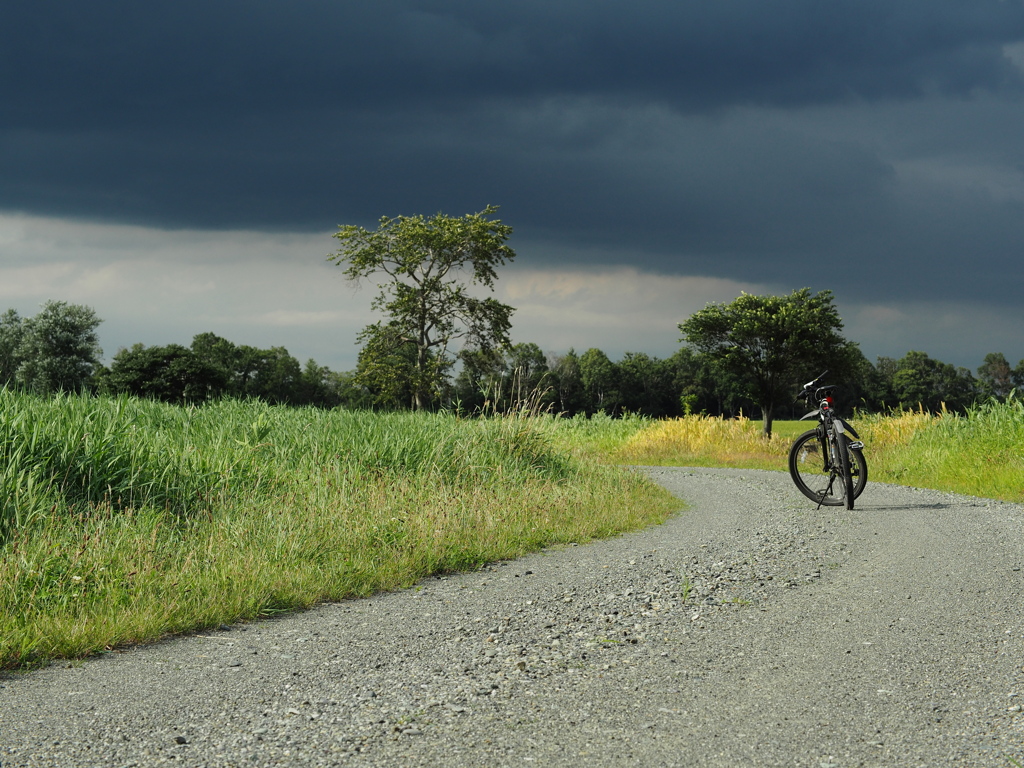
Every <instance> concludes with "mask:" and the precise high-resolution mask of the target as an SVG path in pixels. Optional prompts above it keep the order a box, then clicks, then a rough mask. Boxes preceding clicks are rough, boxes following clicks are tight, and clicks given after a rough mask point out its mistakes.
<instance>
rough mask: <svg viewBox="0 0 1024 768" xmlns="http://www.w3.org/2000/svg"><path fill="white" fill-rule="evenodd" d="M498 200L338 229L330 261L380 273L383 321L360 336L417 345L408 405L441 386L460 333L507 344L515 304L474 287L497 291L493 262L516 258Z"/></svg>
mask: <svg viewBox="0 0 1024 768" xmlns="http://www.w3.org/2000/svg"><path fill="white" fill-rule="evenodd" d="M497 210H498V209H497V207H495V206H490V205H489V206H487V207H486V208H485V209H484V210H482V211H480V212H479V213H472V214H467V215H465V216H462V217H452V216H445V215H444V214H442V213H438V214H436V215H435V216H432V217H429V218H427V217H424V216H399V217H397V218H393V219H392V218H388V217H386V216H385V217H383V218H381V219H380V222H379V226H378V227H377V229H376V230H373V231H370V230H366V229H363V228H362V227H359V226H355V225H347V226H342V227H339V228H338V231H337V232H336V233H335V234H334V237H335V238H337V240H338V241H339V243H340V248H339V250H338V251H337V252H336V253H333V254H331V255H330V256H328V257H327V260H328V261H331V262H334V263H335V264H337V265H339V266H343V267H344V270H345V277H346V278H348V279H349V280H351V281H356V282H358V281H359V280H361V279H364V278H376V279H378V287H379V289H380V290H379V292H378V294H377V296H376V298H375V299H374V301H373V305H372V306H373V308H374V309H375V310H377V311H379V312H383V313H384V315H385V316H386V320H384V321H381V322H377V323H373V324H372V325H368V326H367V327H366V328H364V329H363V331H362V332H361V333H360V335H359V341H361V342H370V341H372V342H373V343H374V344H380V343H381V342H382V341H387V342H388V343H389V344H392V345H393V346H394V347H395V348H396V349H398V348H400V347H403V346H406V345H410V346H412V347H413V348H414V349H415V358H414V359H415V363H414V370H413V377H412V382H411V385H412V395H411V401H412V402H411V405H412V407H413V408H414V409H415V410H421V409H424V408H426V407H428V405H429V404H430V403H431V402H432V401H433V400H435V399H436V395H437V393H438V392H440V391H442V390H443V388H444V387H443V385H444V384H445V383H446V381H447V376H448V371H449V370H450V368H451V366H452V363H453V362H454V358H453V356H452V354H451V352H450V351H449V347H450V345H451V344H452V342H453V341H455V340H456V339H461V340H464V341H465V342H466V343H467V344H469V345H471V346H472V347H474V348H476V349H480V350H489V349H492V348H495V347H504V346H507V345H508V344H509V336H508V333H509V329H510V328H511V327H512V324H511V320H510V318H511V316H512V313H513V312H514V311H515V310H514V309H513V307H510V306H508V305H507V304H502V303H501V302H499V301H497V300H496V299H493V298H485V299H481V298H478V297H476V296H474V295H472V294H471V292H470V289H471V288H472V287H473V286H481V287H483V288H487V289H490V290H492V291H493V290H494V281H495V280H496V279H497V272H496V268H497V267H499V266H501V265H503V264H506V263H507V262H510V261H512V260H513V259H514V258H515V252H514V251H513V250H512V249H511V248H510V247H509V246H508V245H506V244H505V241H506V240H508V238H509V236H510V235H511V234H512V227H510V226H508V225H506V224H502V223H501V221H499V220H497V219H494V218H492V217H493V216H494V214H495V212H496V211H497Z"/></svg>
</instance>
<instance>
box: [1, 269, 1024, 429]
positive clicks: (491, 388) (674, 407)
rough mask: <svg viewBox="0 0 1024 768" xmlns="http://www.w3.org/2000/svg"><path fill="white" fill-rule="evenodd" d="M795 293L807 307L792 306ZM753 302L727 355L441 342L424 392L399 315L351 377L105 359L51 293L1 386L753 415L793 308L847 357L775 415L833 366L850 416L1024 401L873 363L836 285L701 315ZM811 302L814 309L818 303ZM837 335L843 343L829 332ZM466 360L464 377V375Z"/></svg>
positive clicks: (1001, 368)
mask: <svg viewBox="0 0 1024 768" xmlns="http://www.w3.org/2000/svg"><path fill="white" fill-rule="evenodd" d="M794 297H795V298H796V301H795V308H794V307H792V306H791V307H789V309H785V310H784V309H783V308H784V307H785V306H788V302H790V301H791V300H793V299H794ZM767 299H771V300H772V301H767ZM743 301H746V302H749V303H747V304H743V306H742V307H740V308H739V309H738V310H737V312H736V318H738V322H737V323H736V324H735V325H736V327H739V329H740V331H741V332H737V333H734V334H733V335H732V336H728V337H725V338H727V340H728V341H729V343H728V344H725V345H724V346H726V348H727V349H728V350H729V353H728V354H720V352H721V349H720V348H719V347H718V346H715V345H714V344H709V345H708V346H705V347H704V348H703V349H702V348H701V346H699V345H697V344H695V343H692V341H693V340H692V339H689V340H690V341H691V343H688V344H684V345H683V346H681V347H680V348H679V349H678V350H677V351H676V352H675V353H674V354H673V355H671V356H670V357H668V358H664V359H661V358H657V357H654V356H652V355H649V354H647V353H644V352H626V353H624V354H623V355H622V356H621V358H620V359H618V361H615V360H612V359H611V358H610V357H609V356H608V354H606V353H605V352H604V351H602V350H601V349H598V348H596V347H594V348H590V349H588V350H586V351H585V352H583V353H582V354H577V353H576V351H575V350H574V349H570V350H569V351H568V352H567V353H566V354H564V355H557V354H550V353H548V354H545V353H544V351H543V350H542V349H541V347H539V346H538V345H537V344H534V343H530V342H523V343H517V344H512V343H511V342H509V343H506V344H492V345H489V346H475V345H473V344H466V345H465V346H464V347H463V349H462V350H461V351H460V352H459V353H458V355H457V357H455V358H452V360H449V361H447V362H442V361H438V360H435V359H434V357H435V355H437V354H439V352H438V350H437V348H431V349H430V350H428V354H427V357H426V369H427V370H434V371H437V372H442V371H443V372H444V375H442V376H439V377H438V378H436V379H435V381H434V382H433V383H432V385H431V388H429V389H427V390H423V389H422V388H420V384H421V383H422V378H421V374H420V372H421V370H423V369H421V368H419V367H418V364H419V362H420V361H421V358H420V354H419V353H420V350H419V348H418V347H417V346H416V345H415V344H414V343H413V342H411V341H408V340H403V339H402V338H401V337H396V336H393V335H389V334H391V333H392V332H395V330H396V329H395V327H394V326H392V325H391V324H389V323H378V324H374V325H373V326H370V327H369V328H368V329H366V330H365V331H364V334H363V336H362V338H363V346H362V348H361V350H360V352H359V358H358V362H357V366H356V368H355V369H354V370H352V371H345V372H340V373H339V372H334V371H331V370H330V369H329V368H327V367H326V366H321V365H318V364H317V363H316V361H315V360H312V359H311V360H307V362H306V363H305V365H300V364H299V361H298V360H297V359H295V358H294V357H292V356H291V355H290V354H289V353H288V351H287V350H286V349H285V348H284V347H271V348H269V349H260V348H257V347H252V346H248V345H245V344H236V343H234V342H231V341H229V340H227V339H225V338H223V337H221V336H218V335H217V334H215V333H200V334H198V335H196V336H195V337H194V338H193V339H192V344H191V346H189V347H185V346H182V345H178V344H168V345H166V346H153V347H146V346H144V345H143V344H135V345H133V346H132V347H130V348H128V349H122V350H120V351H119V352H118V353H117V354H116V355H114V358H113V360H112V361H111V364H110V367H109V368H104V367H103V366H102V365H101V364H100V363H99V356H100V354H101V351H100V349H99V346H98V339H97V335H96V328H97V326H98V325H99V323H100V320H99V318H97V317H96V314H95V312H94V311H93V310H92V309H90V308H88V307H83V306H78V305H72V304H67V303H66V302H47V303H46V304H44V305H43V307H42V311H41V312H40V313H39V315H37V316H36V317H29V318H22V317H21V316H20V315H19V314H18V313H17V312H16V311H15V310H8V311H6V312H5V313H3V314H2V315H0V386H9V387H19V388H23V389H27V390H31V391H34V392H38V393H40V394H52V393H56V392H85V391H94V392H100V393H127V394H132V395H136V396H139V397H147V398H153V399H158V400H163V401H165V402H170V403H188V404H198V403H202V402H204V401H206V400H209V399H212V398H217V397H237V398H259V399H261V400H264V401H266V402H269V403H275V404H281V405H293V406H316V407H321V408H332V407H336V406H343V407H347V408H380V409H416V408H423V407H426V408H449V409H451V410H453V411H456V412H459V413H464V414H476V413H483V414H486V413H495V412H510V411H516V410H519V409H520V408H521V407H522V406H523V405H524V404H525V405H530V406H538V407H539V408H540V409H541V410H546V411H549V412H551V413H554V414H560V415H565V416H573V415H577V414H584V415H593V414H596V413H600V412H603V413H606V414H609V415H612V416H619V415H623V414H627V413H631V414H641V415H646V416H650V417H654V418H659V417H675V416H682V415H685V414H689V413H696V414H702V413H703V414H710V415H721V416H727V417H733V416H737V415H739V414H741V413H747V414H750V415H757V414H760V416H761V418H762V420H763V419H764V418H765V413H764V410H765V402H766V401H763V400H761V399H760V395H759V390H758V389H757V387H756V386H754V384H756V379H755V378H754V377H752V376H751V371H754V370H757V367H758V366H759V365H762V364H763V361H765V360H770V359H771V352H772V350H777V349H782V350H783V351H785V350H787V349H794V348H796V349H800V348H801V347H800V344H796V345H795V346H789V347H787V346H786V343H788V342H789V341H791V340H792V338H793V337H794V335H795V336H796V337H797V339H798V341H800V338H801V337H800V335H799V333H796V334H794V333H790V331H789V328H790V323H791V322H792V318H780V317H778V315H782V314H784V313H785V312H791V313H793V314H794V315H795V316H797V317H801V316H802V317H805V318H806V317H808V316H809V317H812V318H814V323H816V324H815V326H814V328H815V333H814V334H813V335H812V336H813V338H812V342H813V344H812V346H813V345H817V346H819V347H820V348H821V349H823V350H824V349H832V350H833V351H834V354H833V355H832V356H831V357H829V358H828V359H809V362H808V359H804V360H803V362H802V363H800V364H797V365H796V366H795V367H794V368H793V369H792V370H790V371H789V373H787V374H785V376H783V384H782V385H781V386H780V387H779V389H778V390H777V391H776V392H775V393H774V395H775V397H776V399H775V400H774V401H772V402H770V407H771V417H772V418H798V417H799V416H801V415H802V414H803V412H804V410H805V409H804V408H803V406H802V405H798V404H797V403H796V402H795V400H794V395H795V394H796V392H797V390H798V387H799V385H800V384H801V383H803V382H804V381H806V380H808V379H810V378H811V377H813V376H815V375H817V374H818V373H820V372H821V370H823V369H824V368H828V369H829V371H830V373H829V376H828V381H829V383H835V384H838V385H839V386H840V391H839V397H838V407H839V408H840V409H842V410H844V411H845V412H846V414H849V413H850V412H851V411H852V409H854V408H858V409H860V410H863V411H868V412H886V411H888V410H890V409H899V408H909V409H917V408H924V409H926V410H929V411H932V412H940V411H942V410H943V409H945V410H952V411H962V410H963V409H965V408H968V407H970V406H971V404H972V403H975V402H977V401H978V400H983V399H988V398H995V399H997V400H1005V399H1008V398H1011V397H1019V396H1020V394H1019V393H1020V392H1021V391H1022V390H1024V360H1020V361H1018V363H1017V364H1016V366H1013V367H1011V366H1010V363H1009V361H1008V360H1007V359H1006V356H1005V355H1003V354H1002V353H1001V352H992V353H989V354H987V355H985V357H984V360H983V362H982V364H981V365H980V366H979V367H978V369H977V376H976V377H975V375H974V374H972V372H971V371H969V370H968V369H966V368H961V367H956V366H954V365H950V364H948V363H944V362H941V361H939V360H935V359H933V358H931V357H929V356H928V355H927V354H925V353H924V352H919V351H911V352H907V353H906V354H905V355H904V356H903V357H901V358H899V359H894V358H890V357H879V358H877V360H876V362H875V363H874V364H872V363H871V362H870V361H868V360H867V358H865V357H864V355H863V354H862V353H861V352H860V350H859V349H858V348H857V346H856V345H855V344H852V343H850V342H846V341H845V340H843V339H842V337H841V336H840V335H839V333H838V329H839V328H841V325H839V324H838V315H836V314H834V308H833V307H832V306H831V294H828V293H827V292H825V293H823V294H818V295H817V296H812V295H810V293H809V292H808V291H806V289H805V291H802V292H801V291H797V292H795V293H794V294H793V295H791V296H789V297H745V296H741V297H740V298H739V299H737V300H736V301H735V302H732V303H731V304H727V305H726V304H723V305H710V307H709V308H706V309H705V310H702V311H701V312H699V313H697V315H694V317H697V316H698V315H700V316H701V319H702V320H703V321H708V318H709V317H710V318H711V320H713V321H714V322H710V321H709V322H708V325H710V326H711V328H712V330H716V332H717V329H720V327H723V326H727V327H728V328H730V329H732V328H733V326H731V325H729V324H728V323H727V322H723V317H724V319H725V320H727V321H730V322H731V320H732V319H733V318H732V316H731V315H729V312H732V310H733V309H736V305H737V304H738V303H740V304H742V303H743ZM815 301H817V306H814V302H815ZM808 304H810V305H811V309H812V310H813V311H810V312H805V311H804V310H806V309H807V305H808ZM709 310H710V311H709ZM726 310H728V311H726ZM801 313H803V314H801ZM692 319H693V318H691V320H692ZM740 321H741V322H740ZM689 323H690V321H686V322H684V323H682V324H680V329H681V330H682V329H685V328H691V326H690V324H689ZM744 324H745V325H744ZM693 327H696V326H693ZM766 328H767V329H768V330H769V331H771V332H772V333H767V334H765V335H764V338H763V339H762V342H763V343H761V346H758V343H760V342H756V341H751V339H757V338H760V337H758V336H757V333H755V332H754V331H758V330H760V331H762V332H763V331H764V329H766ZM829 328H831V329H832V331H831V332H829V330H828V329H829ZM684 332H685V330H684ZM801 332H802V331H801ZM830 336H832V337H833V338H832V341H831V346H830V344H829V343H822V342H821V340H822V339H825V340H826V341H828V339H829V338H830ZM708 338H709V339H710V338H712V337H711V335H710V334H709V337H708ZM741 340H742V342H743V344H746V345H747V346H748V347H749V350H748V351H750V352H752V353H753V354H754V361H755V363H756V364H755V363H751V364H749V365H748V364H746V362H745V361H744V358H743V357H742V356H741V355H740V354H739V352H738V349H740V348H741V347H742V345H741V344H739V343H733V342H738V341H741ZM800 343H801V344H802V343H804V342H803V341H801V342H800ZM730 345H731V346H730ZM743 349H746V348H745V347H743ZM758 355H760V356H761V357H758ZM762 358H763V359H762ZM453 362H454V365H455V371H456V374H457V375H455V376H454V379H452V378H450V372H451V370H452V368H453ZM786 377H788V378H786ZM787 381H788V383H785V382H787ZM752 382H753V383H752Z"/></svg>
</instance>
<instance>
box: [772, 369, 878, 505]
mask: <svg viewBox="0 0 1024 768" xmlns="http://www.w3.org/2000/svg"><path fill="white" fill-rule="evenodd" d="M826 373H828V371H825V373H823V374H821V376H819V377H818V378H816V379H815V380H814V381H809V382H807V383H806V384H805V385H804V388H803V390H802V391H801V392H800V394H799V395H797V399H799V400H806V401H807V402H808V403H811V401H812V397H813V402H815V403H817V404H818V407H817V409H815V410H813V411H811V412H810V413H808V414H805V415H804V416H803V417H801V419H800V420H801V421H803V420H804V419H809V418H811V417H815V418H817V419H818V426H817V427H815V428H814V429H811V430H808V431H807V432H804V433H803V434H802V435H800V437H798V438H797V439H796V440H795V441H793V446H792V447H791V448H790V449H789V474H790V476H791V477H792V478H793V482H794V483H796V487H797V488H799V489H800V492H801V493H802V494H803V495H804V496H806V497H807V498H809V499H810V500H811V501H816V502H818V507H819V508H820V507H821V505H822V504H825V505H827V506H839V505H840V504H845V505H846V508H847V509H853V500H854V499H856V498H857V497H858V496H860V494H861V491H863V490H864V486H865V485H867V482H868V465H867V462H866V461H864V453H863V451H864V443H862V442H861V440H860V435H858V434H857V432H856V430H855V429H854V428H853V427H851V426H850V425H849V424H848V423H847V422H846V420H845V419H842V418H840V417H839V416H837V415H836V414H835V412H834V410H833V398H832V395H833V393H834V392H835V390H836V385H835V384H828V385H826V386H822V387H819V386H818V382H819V381H821V380H822V379H823V378H825V374H826ZM851 435H852V436H853V439H852V440H851V439H850V436H851Z"/></svg>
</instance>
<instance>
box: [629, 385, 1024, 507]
mask: <svg viewBox="0 0 1024 768" xmlns="http://www.w3.org/2000/svg"><path fill="white" fill-rule="evenodd" d="M850 423H851V424H852V425H853V427H854V428H855V429H856V430H857V432H858V434H860V436H861V438H862V439H863V441H864V444H865V449H864V455H865V458H866V459H867V462H868V477H869V478H870V479H871V480H874V481H881V482H892V483H900V484H904V485H913V486H919V487H926V488H936V489H939V490H947V491H953V492H956V493H964V494H969V495H974V496H984V497H988V498H994V499H1002V500H1005V501H1016V502H1021V501H1024V403H1022V402H1021V401H1019V400H1015V401H1011V402H1008V403H995V402H992V403H986V404H982V405H979V406H977V407H975V408H972V409H970V410H969V411H968V412H967V413H966V414H954V413H943V414H939V415H932V414H927V413H921V412H916V411H903V412H899V413H894V414H890V415H888V416H878V415H872V416H864V417H859V418H853V419H851V420H850ZM812 424H813V422H810V423H809V422H798V421H782V422H778V421H777V422H775V425H774V429H773V433H772V438H771V440H765V439H764V437H763V436H762V434H761V424H760V422H754V421H750V420H747V419H727V420H724V419H717V418H711V417H705V416H689V417H686V418H683V419H674V420H667V421H659V422H651V423H650V424H648V425H647V426H645V427H644V428H642V429H640V430H637V431H636V432H635V433H634V434H633V435H632V436H631V437H630V438H629V439H627V440H625V441H623V442H622V443H621V444H619V445H618V446H617V447H616V448H615V449H614V450H613V451H612V453H611V455H612V457H613V458H614V460H616V461H619V462H622V463H626V464H649V465H656V466H726V467H743V468H758V469H772V470H779V471H783V472H784V471H787V456H788V452H789V446H790V444H791V443H792V441H793V438H794V437H796V436H797V435H799V434H800V433H801V432H803V431H805V430H806V429H809V428H811V426H812Z"/></svg>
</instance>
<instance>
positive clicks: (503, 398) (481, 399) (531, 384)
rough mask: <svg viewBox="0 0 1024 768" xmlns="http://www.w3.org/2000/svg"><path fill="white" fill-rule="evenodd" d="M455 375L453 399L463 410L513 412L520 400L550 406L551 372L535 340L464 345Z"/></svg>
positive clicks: (464, 411)
mask: <svg viewBox="0 0 1024 768" xmlns="http://www.w3.org/2000/svg"><path fill="white" fill-rule="evenodd" d="M459 361H460V362H461V363H462V368H461V370H460V371H459V375H458V376H457V377H456V379H455V400H456V402H457V403H458V407H459V409H460V411H461V412H463V413H513V412H517V411H519V410H520V409H521V408H522V407H523V405H524V404H526V403H530V405H531V407H533V408H536V409H540V410H542V411H547V410H550V409H552V408H553V407H554V404H555V400H556V396H555V394H554V393H553V381H554V379H553V375H552V372H551V371H550V370H549V369H548V363H547V358H546V357H545V355H544V353H543V352H542V351H541V349H540V347H538V346H537V345H536V344H531V343H521V344H515V345H513V346H511V347H505V348H503V349H489V350H488V349H472V348H470V349H464V350H462V351H461V352H460V353H459Z"/></svg>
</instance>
